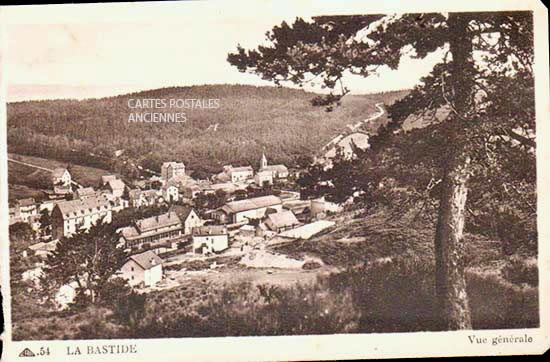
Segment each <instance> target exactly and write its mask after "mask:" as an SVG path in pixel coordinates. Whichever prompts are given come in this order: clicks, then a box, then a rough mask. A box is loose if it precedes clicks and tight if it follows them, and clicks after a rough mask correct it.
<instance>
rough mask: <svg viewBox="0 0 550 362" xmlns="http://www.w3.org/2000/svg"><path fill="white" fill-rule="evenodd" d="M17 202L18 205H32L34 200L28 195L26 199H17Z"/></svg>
mask: <svg viewBox="0 0 550 362" xmlns="http://www.w3.org/2000/svg"><path fill="white" fill-rule="evenodd" d="M17 203H18V204H19V206H32V205H34V204H35V203H36V201H34V198H32V197H29V198H26V199H20V200H18V201H17Z"/></svg>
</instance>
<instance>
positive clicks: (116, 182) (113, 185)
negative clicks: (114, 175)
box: [108, 179, 125, 190]
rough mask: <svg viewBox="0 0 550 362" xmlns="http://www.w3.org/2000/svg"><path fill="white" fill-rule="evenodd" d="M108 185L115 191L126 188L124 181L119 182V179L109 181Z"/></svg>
mask: <svg viewBox="0 0 550 362" xmlns="http://www.w3.org/2000/svg"><path fill="white" fill-rule="evenodd" d="M108 183H109V187H110V188H111V189H113V190H117V189H123V188H124V187H125V186H124V182H122V180H119V179H114V180H109V181H108Z"/></svg>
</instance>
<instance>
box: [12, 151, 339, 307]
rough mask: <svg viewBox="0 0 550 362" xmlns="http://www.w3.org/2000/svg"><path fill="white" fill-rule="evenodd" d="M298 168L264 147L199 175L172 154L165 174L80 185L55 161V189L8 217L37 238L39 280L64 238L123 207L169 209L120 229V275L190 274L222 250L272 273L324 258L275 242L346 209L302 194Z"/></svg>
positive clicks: (312, 231) (323, 225)
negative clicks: (274, 160)
mask: <svg viewBox="0 0 550 362" xmlns="http://www.w3.org/2000/svg"><path fill="white" fill-rule="evenodd" d="M298 172H299V170H292V171H289V169H288V168H287V167H286V166H285V165H282V164H278V165H270V164H269V163H268V160H267V157H266V155H265V154H262V157H261V159H260V160H259V162H258V167H257V168H256V169H254V168H253V167H252V166H241V167H234V166H231V165H227V166H224V167H223V171H222V172H221V173H219V174H216V175H213V176H212V177H211V179H207V180H195V179H193V178H192V177H190V176H189V175H188V174H187V173H186V167H185V164H184V163H183V162H173V161H172V162H164V163H163V164H162V167H161V173H160V175H152V176H150V177H149V178H146V179H143V178H142V179H139V180H133V181H132V182H131V183H129V182H126V183H125V182H124V181H123V180H122V179H121V178H119V177H117V176H116V175H104V176H102V177H101V185H99V187H98V188H94V187H83V186H82V185H80V184H78V183H77V182H76V181H75V180H73V178H72V175H71V173H70V172H69V170H68V169H66V168H57V169H55V170H53V172H51V178H52V180H51V181H52V185H53V190H51V192H49V193H48V199H46V200H43V201H41V202H37V201H35V200H34V199H33V198H25V199H19V200H17V201H16V202H15V203H14V204H13V206H12V207H10V225H14V224H17V223H25V224H28V225H29V226H30V227H31V228H32V230H33V231H34V233H35V234H36V235H37V238H36V240H40V241H39V242H37V243H34V244H32V245H30V246H29V247H28V249H26V250H24V251H23V256H24V257H28V256H31V255H35V256H38V257H39V258H40V260H42V261H41V262H38V263H36V264H35V268H34V269H30V270H28V271H26V272H25V273H23V276H22V277H23V279H26V280H32V281H34V282H35V283H38V282H39V277H40V275H41V266H42V263H43V262H44V260H45V259H46V258H47V257H48V254H50V253H51V252H52V251H54V250H56V245H57V243H58V242H59V240H61V239H70V238H71V237H73V236H74V235H76V234H77V233H81V232H87V230H89V229H90V228H91V227H92V226H93V225H96V224H98V223H106V224H110V223H111V222H112V220H113V218H114V217H116V215H117V213H119V212H121V211H122V210H148V209H151V210H161V209H160V208H159V207H164V209H162V210H165V211H164V212H157V213H156V214H154V215H151V216H148V217H144V218H135V219H132V220H129V222H128V223H127V224H126V225H123V226H121V227H119V228H117V230H116V234H117V238H118V245H117V247H118V248H121V249H123V250H124V251H125V253H126V255H127V259H126V261H125V262H124V264H123V265H122V267H121V268H120V270H119V271H118V272H117V273H116V274H115V275H114V277H122V278H124V279H125V280H127V282H128V284H129V285H130V286H132V287H133V288H134V289H136V290H139V291H140V292H145V293H146V292H150V291H154V290H160V289H166V288H172V287H177V286H179V285H180V284H181V283H186V282H189V281H191V282H192V280H193V276H196V275H199V276H204V275H205V273H212V272H215V271H216V270H218V269H220V268H221V267H223V263H220V262H219V260H223V258H224V257H225V258H226V259H227V260H233V261H237V262H239V263H240V265H242V266H243V267H247V268H257V269H260V270H266V271H267V273H268V276H273V273H274V271H275V270H277V271H279V272H281V273H283V274H284V272H285V270H286V271H288V270H292V269H302V267H304V269H305V268H306V267H309V268H314V267H319V266H320V263H322V262H320V261H319V260H311V259H307V258H306V259H304V260H295V259H291V258H288V257H287V256H285V255H278V254H277V253H274V252H273V251H271V250H268V249H269V246H273V245H277V244H281V243H287V242H292V241H293V240H304V239H309V238H311V237H312V236H313V235H316V234H319V233H321V232H323V231H325V230H327V229H330V228H332V227H334V225H335V222H334V221H331V220H330V215H334V214H337V213H338V212H339V211H341V210H342V207H341V206H339V205H337V204H334V203H331V202H328V201H325V200H324V198H317V199H307V200H302V199H301V198H300V192H299V189H298V190H297V187H296V185H295V184H294V183H293V182H291V181H290V179H291V178H293V177H295V175H292V174H291V173H298ZM275 186H276V187H275ZM220 195H223V198H222V200H223V201H224V202H223V203H221V204H219V205H216V202H214V203H213V205H212V200H214V201H218V203H219V199H220V197H219V196H220ZM205 201H206V203H205ZM209 201H210V202H209ZM212 206H214V207H212ZM44 220H48V222H44ZM220 258H221V259H220ZM228 258H229V259H228ZM189 265H191V266H193V265H195V267H191V268H189ZM197 265H200V266H202V267H199V268H197V267H196V266H197ZM312 265H313V267H312ZM189 269H194V270H189ZM228 274H229V273H228ZM229 277H230V278H231V276H229ZM77 287H78V283H77V282H76V281H75V282H72V283H70V284H66V285H63V286H62V287H61V288H60V289H59V291H58V293H57V294H56V297H55V299H56V302H57V305H58V308H59V309H65V308H67V307H68V305H69V304H70V303H72V302H73V300H74V298H75V296H76V294H77V291H76V289H77Z"/></svg>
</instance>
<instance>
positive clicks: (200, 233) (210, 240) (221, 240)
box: [193, 225, 229, 254]
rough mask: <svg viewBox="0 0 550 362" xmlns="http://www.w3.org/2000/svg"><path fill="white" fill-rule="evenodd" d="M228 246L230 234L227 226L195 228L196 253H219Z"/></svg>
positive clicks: (194, 242) (194, 249) (194, 243)
mask: <svg viewBox="0 0 550 362" xmlns="http://www.w3.org/2000/svg"><path fill="white" fill-rule="evenodd" d="M228 247H229V234H228V232H227V228H226V227H225V226H221V225H212V226H201V227H197V228H194V229H193V252H194V253H201V254H208V253H219V252H221V251H224V250H225V249H227V248H228Z"/></svg>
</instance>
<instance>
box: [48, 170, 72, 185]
mask: <svg viewBox="0 0 550 362" xmlns="http://www.w3.org/2000/svg"><path fill="white" fill-rule="evenodd" d="M71 182H72V177H71V173H70V172H69V170H67V169H66V168H61V167H60V168H56V169H54V170H53V171H52V184H53V185H54V186H65V187H67V186H71Z"/></svg>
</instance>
